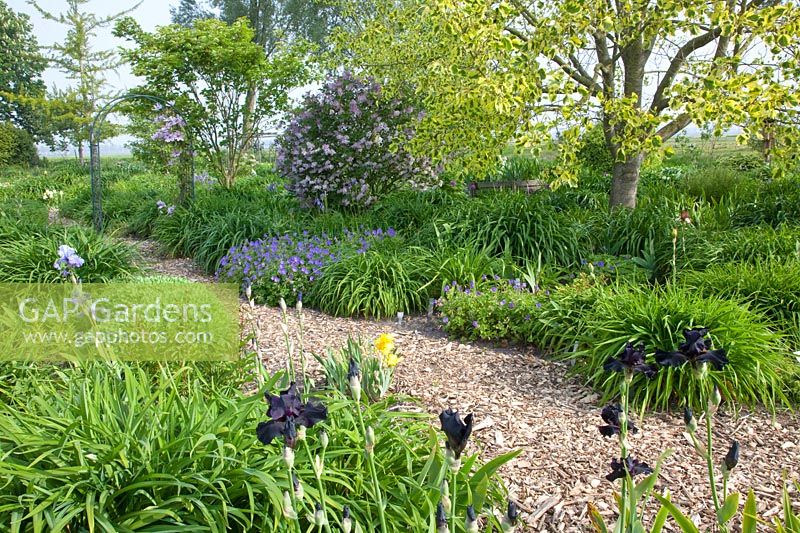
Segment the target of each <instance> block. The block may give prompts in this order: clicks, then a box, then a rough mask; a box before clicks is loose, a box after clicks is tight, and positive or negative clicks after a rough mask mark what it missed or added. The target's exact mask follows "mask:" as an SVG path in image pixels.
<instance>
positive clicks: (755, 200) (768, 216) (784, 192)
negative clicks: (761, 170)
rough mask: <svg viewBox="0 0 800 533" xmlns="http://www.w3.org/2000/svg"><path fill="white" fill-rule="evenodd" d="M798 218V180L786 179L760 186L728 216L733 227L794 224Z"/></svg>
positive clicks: (799, 187) (799, 191) (799, 206)
mask: <svg viewBox="0 0 800 533" xmlns="http://www.w3.org/2000/svg"><path fill="white" fill-rule="evenodd" d="M798 218H800V180H798V178H797V177H785V178H781V179H776V180H774V181H770V182H768V183H764V184H762V185H761V186H760V187H759V188H758V190H757V191H755V192H754V193H753V194H751V195H749V196H748V197H747V198H743V199H742V201H740V202H739V203H738V204H737V205H736V207H735V209H734V212H733V213H732V215H731V224H732V225H734V226H740V227H741V226H753V225H758V224H769V225H770V226H773V227H778V226H780V225H783V224H787V223H788V224H793V223H796V221H797V220H798Z"/></svg>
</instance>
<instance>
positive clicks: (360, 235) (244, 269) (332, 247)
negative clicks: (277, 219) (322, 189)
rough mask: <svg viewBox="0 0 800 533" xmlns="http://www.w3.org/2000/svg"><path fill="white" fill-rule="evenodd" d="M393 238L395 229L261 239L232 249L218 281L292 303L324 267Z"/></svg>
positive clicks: (268, 300) (269, 301) (273, 301)
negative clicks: (233, 283) (377, 242)
mask: <svg viewBox="0 0 800 533" xmlns="http://www.w3.org/2000/svg"><path fill="white" fill-rule="evenodd" d="M395 236H396V233H395V231H394V229H392V228H389V229H387V230H383V229H380V228H379V229H376V230H367V231H358V232H353V231H349V230H345V231H344V233H343V235H342V236H340V237H330V236H328V235H327V234H324V233H323V234H322V235H309V234H308V232H303V233H302V234H296V233H286V234H284V235H281V236H277V237H264V238H262V239H257V240H254V241H250V242H247V243H245V244H243V245H242V246H234V247H233V248H231V249H230V250H229V251H228V253H227V254H226V255H225V256H224V257H223V258H222V259H221V260H220V266H219V269H218V270H217V279H219V280H220V281H223V282H236V283H240V284H241V285H242V287H243V288H244V287H247V286H249V287H250V288H251V290H252V294H253V297H254V298H255V299H256V300H257V301H259V302H261V303H266V304H268V305H276V304H277V303H278V302H279V301H280V299H281V298H284V299H285V300H286V301H287V302H288V303H290V304H293V303H294V302H296V301H297V300H299V299H302V295H303V293H307V292H308V289H309V287H310V285H311V284H312V283H314V282H315V281H316V280H318V279H319V278H320V277H321V276H322V272H323V269H324V267H325V266H327V265H329V264H331V263H334V262H336V261H338V260H339V259H341V258H342V257H343V256H345V255H348V254H357V253H364V252H366V251H367V250H368V249H369V248H370V246H371V245H372V244H373V243H374V242H376V241H380V240H383V239H386V238H394V237H395Z"/></svg>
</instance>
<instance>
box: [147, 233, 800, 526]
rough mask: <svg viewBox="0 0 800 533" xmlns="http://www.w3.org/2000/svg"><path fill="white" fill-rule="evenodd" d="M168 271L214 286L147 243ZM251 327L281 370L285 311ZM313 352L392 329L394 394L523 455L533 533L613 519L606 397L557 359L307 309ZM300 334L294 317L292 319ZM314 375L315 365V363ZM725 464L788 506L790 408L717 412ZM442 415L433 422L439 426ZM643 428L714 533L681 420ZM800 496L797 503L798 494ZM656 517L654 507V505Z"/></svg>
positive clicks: (509, 477)
mask: <svg viewBox="0 0 800 533" xmlns="http://www.w3.org/2000/svg"><path fill="white" fill-rule="evenodd" d="M140 249H141V250H142V252H143V254H144V255H146V256H150V258H151V259H150V261H149V264H150V266H151V268H152V269H153V270H154V271H156V272H160V273H164V274H169V275H177V276H184V277H188V278H190V279H195V280H198V281H210V280H211V278H210V277H209V276H206V275H204V274H203V273H202V272H200V271H199V270H198V269H197V268H196V267H194V265H192V263H191V261H189V260H180V259H177V260H176V259H159V260H157V261H156V260H153V255H154V254H155V249H154V248H152V244H144V245H140ZM242 311H243V316H245V317H246V318H245V319H244V320H245V321H246V322H248V323H247V324H246V325H245V327H247V328H252V327H256V329H257V331H258V341H259V342H258V345H259V350H260V354H261V357H262V359H263V361H264V364H265V365H266V367H267V368H268V369H269V370H271V371H274V370H278V369H282V368H285V365H286V349H285V345H284V339H283V333H282V331H281V328H280V310H279V309H274V308H269V307H264V306H255V308H252V309H251V308H250V306H249V305H248V304H246V303H243V305H242ZM304 321H305V350H306V351H307V352H317V353H321V352H323V351H324V350H325V349H326V348H328V347H332V348H337V347H339V346H342V345H343V344H344V343H345V342H346V341H347V339H348V337H354V338H358V337H361V338H363V339H365V340H367V341H370V342H371V341H372V340H373V339H374V338H375V337H377V336H378V335H379V334H380V333H392V334H393V335H395V337H396V342H397V349H398V351H399V353H400V354H401V355H402V356H403V360H402V362H401V363H400V365H399V366H398V367H397V369H396V372H395V380H394V391H395V392H398V393H402V394H408V395H411V396H414V397H416V398H418V399H419V400H420V404H419V406H420V407H421V408H423V409H426V410H427V411H428V412H430V413H431V415H437V414H438V413H439V412H440V411H441V410H442V409H444V408H446V407H452V408H454V409H458V410H460V411H461V412H462V413H464V414H465V413H469V412H472V413H475V431H474V438H473V439H472V442H471V444H470V447H471V449H472V450H473V451H480V453H481V457H482V459H483V460H489V459H491V458H492V457H495V456H497V455H498V454H501V453H504V452H507V451H510V450H514V449H521V450H522V453H521V454H520V456H519V457H517V458H516V459H515V460H514V461H513V462H512V463H511V464H510V465H509V466H507V467H505V468H504V469H503V470H502V475H503V478H504V479H505V481H506V483H507V486H508V488H509V491H510V493H511V497H512V498H513V499H515V500H516V501H517V502H518V503H519V505H520V507H521V509H522V510H523V519H524V522H525V527H524V530H525V531H590V530H591V528H590V526H589V523H588V518H587V503H589V502H592V503H594V504H595V505H596V506H597V507H598V509H599V510H600V512H601V513H602V514H603V515H605V516H606V517H607V518H609V519H610V518H612V517H613V514H614V506H613V503H612V493H613V490H614V489H618V488H619V486H618V484H617V485H612V484H611V483H609V482H608V481H606V480H605V479H604V476H605V474H606V473H607V472H608V471H609V463H610V461H611V459H612V458H613V457H614V455H615V453H617V445H616V441H615V440H613V439H605V438H603V437H602V436H600V434H599V433H598V430H597V426H598V425H599V424H600V423H601V420H600V416H599V413H600V409H601V408H602V405H600V404H599V403H598V400H599V398H598V397H597V395H596V394H595V393H594V392H592V390H591V389H589V388H587V387H586V386H584V385H582V384H581V383H580V381H579V380H577V379H575V378H573V377H571V376H570V375H569V372H568V371H569V368H568V366H567V365H565V364H563V363H556V362H553V361H549V360H547V359H544V358H542V357H540V356H539V354H537V353H536V351H535V350H534V349H532V348H528V347H513V346H512V347H503V346H493V345H490V344H486V343H466V342H465V343H462V342H459V341H457V340H453V339H448V338H447V336H446V335H444V334H443V333H442V332H441V331H440V329H439V328H438V327H437V325H436V324H435V323H433V322H431V321H429V320H427V319H426V318H411V319H406V320H404V321H403V323H402V324H398V323H397V321H369V320H358V319H348V318H334V317H330V316H327V315H324V314H322V313H319V312H315V311H310V310H305V311H304ZM290 326H291V328H292V329H293V330H295V331H296V327H297V322H296V317H294V316H291V317H290ZM308 360H309V361H311V363H312V369H314V371H316V372H317V373H318V372H319V369H318V368H315V365H316V363H315V362H314V361H313V358H312V357H308ZM715 420H716V423H715V442H716V443H717V447H718V450H717V454H716V455H717V456H718V457H717V461H718V462H719V461H721V460H722V457H723V456H724V454H725V451H726V450H727V447H728V444H729V443H730V441H731V440H732V439H734V438H735V439H736V440H738V441H739V443H740V445H741V456H740V462H739V466H738V467H737V468H736V469H735V470H734V471H733V473H732V475H731V482H730V485H731V487H733V488H734V489H736V490H739V491H742V492H747V491H748V490H749V488H753V490H754V491H755V494H756V497H757V500H758V507H759V514H760V515H761V516H762V517H765V518H767V519H769V520H771V519H772V517H774V516H776V515H777V513H778V512H779V510H780V494H781V490H782V485H783V481H782V477H783V476H784V475H785V476H786V477H788V478H789V479H795V480H797V479H800V419H799V418H798V417H797V416H796V415H792V414H790V413H787V412H779V413H777V414H776V415H775V416H774V417H773V415H772V414H770V413H768V412H765V411H764V410H755V411H748V410H742V411H739V412H738V413H736V414H733V413H727V412H720V413H718V414H717V416H716V419H715ZM437 423H438V420H436V418H435V416H432V418H431V424H437ZM636 423H637V425H638V426H639V427H640V428H641V431H640V432H639V433H638V434H636V435H633V436H632V437H631V444H632V448H633V450H634V455H635V456H636V457H637V458H640V459H642V460H645V461H647V462H649V463H650V464H654V463H655V462H656V460H657V459H658V457H659V456H660V455H661V454H662V453H663V452H664V451H665V450H667V449H671V450H672V454H671V455H670V456H669V457H667V458H666V460H665V461H664V466H663V468H662V472H661V476H660V480H659V483H658V485H657V490H659V491H663V490H666V489H668V490H669V491H670V493H671V494H672V498H673V501H675V502H676V503H677V504H678V505H679V507H681V508H682V509H683V510H684V512H686V513H687V514H689V515H690V516H691V518H692V519H693V520H694V521H695V522H696V523H697V524H698V525H700V526H701V528H711V527H712V520H713V511H712V509H711V502H710V499H711V498H710V495H709V493H708V487H707V478H706V474H705V466H704V463H702V462H701V460H700V459H699V457H698V456H697V455H696V454H695V452H694V451H693V450H692V448H691V447H690V445H689V443H688V441H687V439H686V437H685V436H684V435H683V420H682V415H681V413H678V412H675V413H657V414H652V415H648V416H647V417H646V418H645V419H644V420H638V419H637V420H636ZM793 499H794V500H798V499H800V496H798V495H797V494H796V493H795V494H793ZM650 507H651V508H650V510H649V512H648V516H650V517H652V516H653V514H654V511H653V510H652V507H653V506H652V505H651V506H650ZM665 529H666V530H668V531H676V530H678V529H677V528H676V527H670V525H669V524H668V526H667V528H665Z"/></svg>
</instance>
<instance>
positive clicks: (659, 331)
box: [566, 286, 791, 410]
mask: <svg viewBox="0 0 800 533" xmlns="http://www.w3.org/2000/svg"><path fill="white" fill-rule="evenodd" d="M583 321H584V327H583V334H582V335H581V344H582V345H583V346H584V347H585V349H584V350H582V351H579V352H577V353H575V354H567V356H566V357H568V358H569V359H572V360H574V361H575V363H576V366H575V369H576V371H577V372H578V373H580V374H582V375H584V376H585V377H586V379H587V380H588V382H589V383H590V384H591V385H592V386H593V387H595V388H596V389H598V391H600V392H601V394H602V396H603V399H604V401H605V400H608V399H611V398H613V397H615V396H616V395H617V394H618V393H619V390H620V388H619V386H620V380H621V379H623V378H622V376H621V375H620V374H618V373H614V374H609V373H608V372H605V371H604V370H603V365H604V364H605V363H606V361H608V360H609V359H610V358H612V357H615V356H617V355H618V354H619V353H620V352H621V351H622V349H623V348H624V346H625V343H626V342H629V341H630V342H633V343H634V344H638V343H640V342H641V343H644V345H645V349H646V353H648V354H652V353H653V352H654V350H655V349H656V348H660V349H663V350H669V351H671V350H674V349H675V347H676V346H678V344H679V343H680V342H682V341H683V339H682V335H681V332H682V331H683V330H684V329H688V328H692V327H704V328H708V330H709V331H710V337H711V339H712V340H713V342H714V347H715V348H723V349H725V351H726V352H727V354H728V357H729V359H730V364H729V365H727V366H726V367H725V368H724V369H723V370H722V371H718V372H716V371H715V372H710V373H709V376H708V379H709V380H710V381H711V383H713V384H714V385H716V386H717V387H718V388H719V390H720V391H721V393H722V395H723V397H724V398H726V399H727V400H728V401H731V402H735V403H744V404H749V405H753V404H756V403H758V402H761V403H763V404H764V405H766V406H770V407H774V406H775V404H776V403H779V402H785V401H786V399H785V395H784V387H785V385H784V383H785V381H784V379H785V378H786V377H788V376H787V373H788V372H787V368H789V367H790V366H791V361H790V359H789V358H788V356H787V350H786V348H785V346H784V345H782V344H781V342H780V339H779V337H778V335H776V334H775V333H774V332H773V331H772V330H771V329H770V328H769V327H768V326H767V320H766V318H765V317H764V316H763V315H761V314H760V313H758V312H756V311H752V310H750V309H748V308H747V307H745V306H742V305H739V304H738V303H736V302H732V301H730V300H725V299H723V298H720V297H717V296H702V295H701V294H699V293H698V292H697V291H695V290H693V289H690V288H685V287H674V286H672V287H667V288H662V287H657V288H655V289H650V288H647V287H628V288H624V289H621V290H619V291H616V292H612V293H609V294H607V295H606V296H604V297H602V298H599V299H598V300H597V301H596V303H595V304H594V305H593V306H592V307H591V309H589V310H588V313H587V314H586V315H585V316H584V317H583ZM701 383H702V382H701V380H700V379H699V378H698V377H697V376H695V375H694V373H693V372H692V370H691V369H690V368H686V367H684V368H680V369H673V368H663V369H661V370H660V371H659V372H658V374H657V375H656V377H655V378H654V379H652V380H647V379H645V378H644V377H643V376H641V375H637V377H636V378H635V379H634V381H633V383H632V385H631V399H632V401H633V402H635V403H636V404H637V405H639V406H640V407H641V409H643V410H644V409H646V408H648V407H654V408H658V409H667V408H669V407H670V406H671V405H673V403H681V404H683V403H686V404H687V405H690V406H692V407H693V408H697V407H700V402H701V399H702V398H705V391H704V390H701V388H702V387H701Z"/></svg>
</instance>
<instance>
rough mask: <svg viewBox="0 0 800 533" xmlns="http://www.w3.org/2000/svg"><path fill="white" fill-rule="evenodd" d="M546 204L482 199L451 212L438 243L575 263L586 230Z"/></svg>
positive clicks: (515, 197) (544, 198) (517, 197)
mask: <svg viewBox="0 0 800 533" xmlns="http://www.w3.org/2000/svg"><path fill="white" fill-rule="evenodd" d="M550 202H551V196H550V195H547V194H542V195H533V196H530V195H526V194H524V193H519V192H505V191H504V192H498V193H494V194H488V195H485V196H482V197H480V198H478V199H474V200H471V201H469V202H468V203H466V204H464V205H463V206H462V207H461V208H460V209H458V210H456V211H454V212H453V213H452V220H451V221H449V222H448V223H447V224H446V225H443V226H442V230H443V236H442V238H443V239H451V240H452V242H453V243H454V244H459V245H464V244H475V245H477V246H479V247H483V248H485V249H486V250H487V251H488V252H489V253H490V254H491V255H504V254H507V255H509V256H511V257H514V258H518V259H533V260H536V259H538V258H539V254H541V260H542V261H543V262H544V263H547V264H556V265H572V264H577V262H578V261H579V260H580V257H581V254H582V250H583V249H584V246H585V245H586V243H587V240H588V239H587V237H588V231H587V227H586V226H585V225H584V224H583V223H581V222H580V221H579V220H575V217H574V216H573V214H572V213H570V212H562V211H560V210H558V209H556V208H554V207H553V206H552V205H551V203H550Z"/></svg>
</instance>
